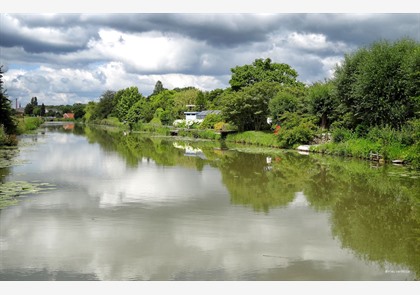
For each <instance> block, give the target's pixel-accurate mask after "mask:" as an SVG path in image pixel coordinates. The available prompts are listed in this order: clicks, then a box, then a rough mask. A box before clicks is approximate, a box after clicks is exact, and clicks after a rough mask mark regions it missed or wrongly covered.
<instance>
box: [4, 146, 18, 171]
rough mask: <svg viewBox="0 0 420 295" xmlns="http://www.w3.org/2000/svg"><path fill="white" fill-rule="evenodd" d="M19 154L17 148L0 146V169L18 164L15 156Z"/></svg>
mask: <svg viewBox="0 0 420 295" xmlns="http://www.w3.org/2000/svg"><path fill="white" fill-rule="evenodd" d="M18 154H19V150H18V149H17V148H5V147H2V148H0V169H1V168H7V167H11V166H13V165H16V164H18V161H17V160H16V156H17V155H18Z"/></svg>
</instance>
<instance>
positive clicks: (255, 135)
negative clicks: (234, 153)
mask: <svg viewBox="0 0 420 295" xmlns="http://www.w3.org/2000/svg"><path fill="white" fill-rule="evenodd" d="M226 141H230V142H236V143H245V144H253V145H258V146H266V147H280V143H279V141H278V139H277V137H276V135H274V134H273V133H272V132H264V131H245V132H241V133H234V134H228V136H227V137H226Z"/></svg>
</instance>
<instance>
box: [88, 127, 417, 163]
mask: <svg viewBox="0 0 420 295" xmlns="http://www.w3.org/2000/svg"><path fill="white" fill-rule="evenodd" d="M98 123H99V124H98ZM101 123H104V122H97V123H96V124H94V125H104V126H113V127H117V128H121V129H123V130H127V129H128V128H127V127H128V126H126V125H124V124H122V123H121V122H114V121H112V120H108V121H107V122H106V124H101ZM414 127H415V126H414ZM174 130H177V132H176V133H174V132H173V131H174ZM132 132H135V133H137V132H144V133H156V134H160V135H166V136H170V135H174V134H176V135H177V136H180V137H190V138H200V139H209V140H220V139H221V136H220V134H219V133H217V132H216V131H215V130H212V129H175V128H173V127H172V126H163V125H158V124H150V123H149V124H146V123H144V124H138V125H136V126H134V128H133V130H132ZM417 133H418V130H417V128H412V129H411V130H410V131H409V132H408V131H405V132H397V131H394V130H389V129H386V128H384V129H378V128H376V129H372V130H371V131H370V132H369V133H368V134H367V135H366V138H364V137H361V136H357V135H356V134H353V133H351V132H350V131H343V130H340V131H335V132H333V133H332V135H331V138H330V139H329V140H328V141H327V142H325V141H324V142H323V143H319V141H317V140H315V141H313V142H310V143H309V144H308V143H302V144H308V146H309V148H308V152H312V153H319V154H325V155H332V156H339V157H352V158H358V159H362V160H372V161H378V162H380V163H392V162H393V161H394V162H398V163H403V164H408V165H410V166H411V167H413V168H415V169H420V141H419V139H418V137H419V136H418V135H417ZM224 140H225V141H226V142H232V143H241V144H247V145H254V146H260V147H271V148H279V149H293V150H296V149H297V148H298V146H300V144H295V145H294V146H292V147H289V148H287V147H284V146H283V145H282V142H280V141H279V138H278V135H276V134H274V133H273V132H272V131H245V132H240V133H233V134H228V135H227V136H226V138H225V139H224Z"/></svg>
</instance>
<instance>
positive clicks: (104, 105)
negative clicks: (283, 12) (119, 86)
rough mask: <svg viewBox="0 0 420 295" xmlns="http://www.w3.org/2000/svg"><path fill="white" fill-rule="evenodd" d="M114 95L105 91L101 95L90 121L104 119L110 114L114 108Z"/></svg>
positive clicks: (112, 92) (109, 91)
mask: <svg viewBox="0 0 420 295" xmlns="http://www.w3.org/2000/svg"><path fill="white" fill-rule="evenodd" d="M114 95H115V92H114V91H111V90H107V91H105V92H104V93H103V94H102V96H101V98H100V99H99V102H98V104H97V105H96V108H95V112H94V113H93V114H92V119H105V118H107V117H108V115H110V114H111V113H112V111H113V110H114V108H115V100H114Z"/></svg>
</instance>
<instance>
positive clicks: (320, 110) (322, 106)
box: [308, 81, 337, 128]
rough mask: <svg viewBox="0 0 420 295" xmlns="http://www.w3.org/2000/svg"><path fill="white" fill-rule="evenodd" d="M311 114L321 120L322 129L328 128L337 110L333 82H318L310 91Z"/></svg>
mask: <svg viewBox="0 0 420 295" xmlns="http://www.w3.org/2000/svg"><path fill="white" fill-rule="evenodd" d="M308 103H309V110H310V113H312V114H313V115H315V116H317V117H318V118H320V125H321V127H322V128H327V127H328V126H329V125H330V124H331V121H332V119H333V117H334V110H335V109H336V108H337V103H336V100H335V99H334V85H333V84H332V82H331V81H325V82H316V83H314V84H312V85H311V86H310V87H309V89H308Z"/></svg>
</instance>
